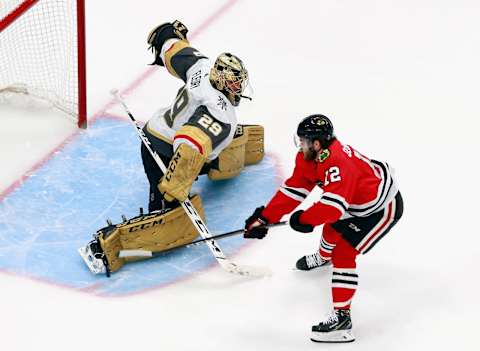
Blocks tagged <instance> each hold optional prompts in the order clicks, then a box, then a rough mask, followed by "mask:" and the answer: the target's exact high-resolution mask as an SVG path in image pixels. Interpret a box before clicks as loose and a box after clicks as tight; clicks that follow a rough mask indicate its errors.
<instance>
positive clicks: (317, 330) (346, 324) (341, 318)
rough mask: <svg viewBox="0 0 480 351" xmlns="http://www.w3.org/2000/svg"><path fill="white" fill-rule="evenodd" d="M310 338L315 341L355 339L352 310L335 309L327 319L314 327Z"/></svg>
mask: <svg viewBox="0 0 480 351" xmlns="http://www.w3.org/2000/svg"><path fill="white" fill-rule="evenodd" d="M310 340H312V341H315V342H352V341H354V340H355V337H354V336H353V334H352V320H351V319H350V310H333V311H332V313H331V314H330V315H329V316H328V317H327V319H325V320H324V321H322V322H320V323H319V324H318V325H314V326H313V327H312V336H311V337H310Z"/></svg>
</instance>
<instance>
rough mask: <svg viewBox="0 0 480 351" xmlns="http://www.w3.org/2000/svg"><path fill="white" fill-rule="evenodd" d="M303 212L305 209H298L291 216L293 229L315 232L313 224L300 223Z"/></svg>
mask: <svg viewBox="0 0 480 351" xmlns="http://www.w3.org/2000/svg"><path fill="white" fill-rule="evenodd" d="M302 213H303V210H298V211H297V212H294V213H293V214H292V215H291V216H290V227H292V229H294V230H296V231H297V232H302V233H311V232H313V225H311V224H303V223H300V216H301V215H302Z"/></svg>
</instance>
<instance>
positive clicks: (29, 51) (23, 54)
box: [0, 0, 87, 128]
mask: <svg viewBox="0 0 480 351" xmlns="http://www.w3.org/2000/svg"><path fill="white" fill-rule="evenodd" d="M85 60H86V55H85V3H84V0H0V97H2V96H4V97H5V100H7V101H8V98H6V97H7V96H11V95H16V94H23V95H27V96H32V97H34V98H39V99H42V100H44V101H47V102H48V103H49V104H51V105H52V106H54V107H56V108H57V109H59V110H61V111H63V112H65V113H66V114H67V115H68V116H71V118H73V119H74V120H75V121H76V123H77V125H78V126H79V127H81V128H86V126H87V109H86V106H87V102H86V100H87V98H86V63H85Z"/></svg>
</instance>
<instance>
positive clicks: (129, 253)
mask: <svg viewBox="0 0 480 351" xmlns="http://www.w3.org/2000/svg"><path fill="white" fill-rule="evenodd" d="M285 224H287V222H285V221H284V222H277V223H271V224H267V225H264V226H263V227H265V228H271V227H277V226H281V225H285ZM242 233H245V229H238V230H234V231H231V232H228V233H223V234H218V235H214V236H212V237H211V238H207V239H199V240H195V241H193V242H191V243H188V244H184V245H180V246H175V247H172V248H170V249H167V250H163V251H160V252H152V251H148V250H120V252H119V253H118V257H121V258H125V257H158V256H162V255H163V254H164V253H167V252H170V251H174V250H176V249H180V248H182V247H189V246H193V245H198V244H203V243H205V242H206V241H208V240H212V239H217V240H218V239H224V238H228V237H230V236H233V235H238V234H242Z"/></svg>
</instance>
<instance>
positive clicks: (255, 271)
mask: <svg viewBox="0 0 480 351" xmlns="http://www.w3.org/2000/svg"><path fill="white" fill-rule="evenodd" d="M110 93H111V94H112V95H113V96H114V97H115V99H116V100H117V101H118V102H119V103H120V104H121V105H122V107H123V109H124V110H125V112H126V113H127V115H128V117H129V118H130V120H131V122H132V124H133V125H134V127H135V129H136V131H137V133H138V136H139V137H140V139H141V140H142V143H143V144H144V145H145V147H146V148H147V150H148V152H150V154H151V155H152V157H153V159H154V160H155V162H157V164H158V167H160V169H161V170H162V172H163V174H166V173H167V168H166V166H165V165H164V164H163V161H162V160H161V158H160V156H158V154H157V153H156V152H155V151H154V150H153V149H152V148H151V147H150V141H149V140H148V138H147V136H146V135H145V133H144V132H143V130H142V128H140V126H139V125H138V122H137V120H136V119H135V117H133V115H132V113H131V112H130V110H129V109H128V107H127V105H126V104H125V101H124V100H123V99H122V97H121V96H120V94H119V92H118V90H117V89H113V90H112V91H111V92H110ZM181 205H182V207H183V209H184V210H185V212H186V213H187V215H188V217H189V218H190V220H191V221H192V223H193V225H194V226H195V228H196V229H197V231H198V232H199V234H200V235H201V236H202V238H203V239H205V242H206V244H207V246H208V248H209V249H210V251H211V252H212V254H213V256H214V257H215V259H216V260H217V262H218V264H220V266H221V267H222V268H223V269H224V270H226V271H227V272H229V273H233V274H239V275H243V276H252V277H262V276H266V275H271V271H270V269H268V268H266V267H254V266H243V265H238V264H236V263H234V262H231V261H230V260H229V259H228V258H226V257H225V254H224V253H223V251H222V249H221V248H220V247H219V246H218V244H217V242H216V241H215V240H214V239H212V235H211V234H210V231H209V230H208V228H207V226H206V225H205V223H204V222H203V220H202V218H201V217H200V215H199V214H198V212H197V210H196V209H195V207H194V206H193V205H192V203H191V202H190V200H189V199H188V198H187V199H186V200H185V201H183V202H181Z"/></svg>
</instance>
